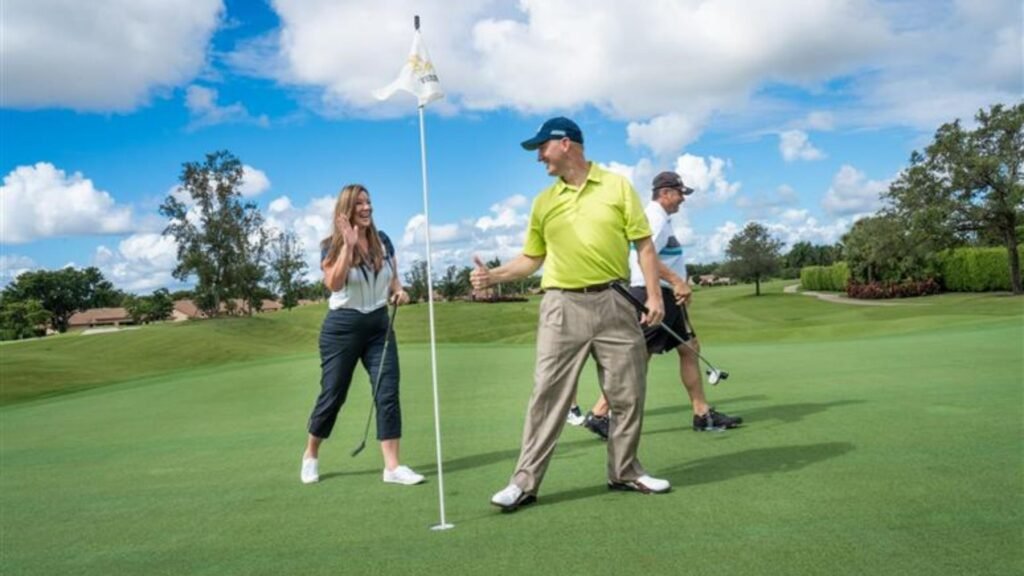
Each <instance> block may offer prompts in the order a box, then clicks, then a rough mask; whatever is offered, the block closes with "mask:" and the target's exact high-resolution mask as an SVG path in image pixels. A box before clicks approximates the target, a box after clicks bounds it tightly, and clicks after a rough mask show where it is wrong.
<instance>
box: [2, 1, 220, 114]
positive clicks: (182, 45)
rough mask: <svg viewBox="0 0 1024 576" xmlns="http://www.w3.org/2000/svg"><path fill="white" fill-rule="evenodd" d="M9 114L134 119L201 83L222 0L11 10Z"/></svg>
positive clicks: (39, 5)
mask: <svg viewBox="0 0 1024 576" xmlns="http://www.w3.org/2000/svg"><path fill="white" fill-rule="evenodd" d="M3 10H4V15H3V33H4V45H3V61H4V106H11V107H15V108H44V107H61V108H72V109H75V110H87V111H130V110H132V109H134V108H136V107H138V106H140V105H142V104H145V103H146V102H147V101H148V100H149V99H150V98H151V96H152V95H153V94H155V93H161V92H166V91H167V90H168V89H170V88H174V87H176V86H180V85H181V84H183V83H185V82H187V81H188V80H189V79H191V78H192V77H194V76H195V75H196V74H198V73H199V71H200V70H201V69H202V67H203V66H204V64H205V62H206V50H207V43H208V42H209V40H210V37H211V36H212V34H213V32H214V30H215V29H216V27H217V25H218V23H219V21H220V15H221V13H222V11H223V5H222V2H221V0H193V1H190V2H163V1H159V0H138V1H134V2H124V1H118V0H93V1H90V2H76V1H72V0H32V1H25V2H5V3H4V8H3Z"/></svg>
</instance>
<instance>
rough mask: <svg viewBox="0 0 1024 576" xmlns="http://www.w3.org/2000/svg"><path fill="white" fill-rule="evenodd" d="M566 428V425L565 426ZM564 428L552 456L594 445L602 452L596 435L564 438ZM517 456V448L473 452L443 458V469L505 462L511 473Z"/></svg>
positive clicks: (428, 470) (433, 469)
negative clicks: (576, 438) (466, 454)
mask: <svg viewBox="0 0 1024 576" xmlns="http://www.w3.org/2000/svg"><path fill="white" fill-rule="evenodd" d="M566 428H568V427H566ZM565 434H566V430H563V431H562V437H561V438H559V440H558V445H557V447H556V448H555V454H554V455H553V458H559V459H564V458H565V457H566V455H567V454H571V453H573V452H576V451H578V450H581V449H585V448H594V447H595V446H597V447H600V448H601V452H602V453H603V452H604V450H605V448H604V442H601V441H600V440H599V439H598V438H597V437H596V436H588V437H585V438H583V439H581V440H572V441H566V440H565ZM518 458H519V449H518V448H516V449H515V450H498V451H495V452H484V453H482V454H473V455H470V456H462V457H459V458H452V459H450V460H449V459H445V461H444V471H445V473H448V472H458V471H460V470H469V469H472V468H480V467H482V466H490V465H492V464H507V465H508V473H509V474H511V473H512V472H513V469H514V468H515V465H516V460H518ZM423 470H425V471H426V473H429V474H436V473H437V465H436V464H435V465H434V466H430V467H426V466H424V467H423Z"/></svg>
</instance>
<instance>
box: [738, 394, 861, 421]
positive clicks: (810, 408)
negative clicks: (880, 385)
mask: <svg viewBox="0 0 1024 576" xmlns="http://www.w3.org/2000/svg"><path fill="white" fill-rule="evenodd" d="M863 403H864V401H863V400H836V401H835V402H801V403H799V404H778V405H775V406H763V407H761V408H754V409H753V410H745V411H743V413H742V414H737V416H743V425H744V426H746V425H747V424H750V423H754V422H763V421H765V420H781V421H783V422H786V423H792V422H797V421H800V420H803V419H804V418H806V417H807V416H811V415H813V414H817V413H819V412H824V411H825V410H828V409H830V408H836V407H839V406H846V405H849V404H863ZM730 415H731V414H730Z"/></svg>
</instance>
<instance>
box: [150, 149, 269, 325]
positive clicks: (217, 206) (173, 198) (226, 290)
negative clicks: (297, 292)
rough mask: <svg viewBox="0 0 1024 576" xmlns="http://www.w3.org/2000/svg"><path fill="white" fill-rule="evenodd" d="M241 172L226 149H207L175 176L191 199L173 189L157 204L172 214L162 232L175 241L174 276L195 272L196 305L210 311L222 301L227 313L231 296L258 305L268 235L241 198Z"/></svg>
mask: <svg viewBox="0 0 1024 576" xmlns="http://www.w3.org/2000/svg"><path fill="white" fill-rule="evenodd" d="M242 174H243V172H242V163H241V161H239V160H238V158H236V157H235V156H234V155H232V154H231V153H230V152H227V151H219V152H214V153H212V154H207V155H206V160H205V161H204V162H187V163H185V164H184V167H183V169H182V172H181V175H180V177H179V180H180V183H181V186H180V190H181V193H182V194H187V195H188V197H189V199H190V200H191V203H186V202H183V201H182V200H180V199H179V198H178V195H177V194H173V193H172V194H170V195H168V196H167V198H165V199H164V202H163V204H162V205H161V206H160V213H161V214H163V215H164V216H166V217H167V218H169V219H170V223H169V224H168V225H167V227H166V228H165V229H164V234H165V235H170V236H173V237H174V239H175V240H176V241H177V244H178V264H177V266H176V267H175V269H174V277H175V278H178V279H179V280H185V279H187V278H189V277H190V276H195V277H196V279H197V282H196V287H195V295H196V298H195V300H196V305H197V306H199V307H200V308H202V309H203V310H204V311H206V313H207V314H208V315H217V314H219V313H220V308H221V303H225V304H227V307H228V309H229V312H230V310H231V308H232V304H231V299H232V298H242V299H244V300H246V301H248V302H249V303H250V304H253V303H254V302H255V303H256V304H259V302H258V301H257V295H258V294H259V293H260V292H259V283H260V282H262V281H263V278H264V275H265V267H264V264H263V256H264V250H265V248H266V242H267V235H266V233H265V231H264V230H263V216H262V215H261V214H260V212H259V210H258V209H257V207H256V204H255V203H253V202H245V201H243V199H242V194H241V192H240V191H239V188H240V186H241V184H242ZM251 308H252V306H250V311H251Z"/></svg>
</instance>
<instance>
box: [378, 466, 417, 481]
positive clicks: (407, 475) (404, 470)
mask: <svg viewBox="0 0 1024 576" xmlns="http://www.w3.org/2000/svg"><path fill="white" fill-rule="evenodd" d="M423 480H424V478H423V475H422V474H417V473H415V472H413V471H412V468H409V467H408V466H398V467H396V468H395V469H394V470H388V469H387V468H385V469H384V481H385V482H387V483H389V484H403V485H405V486H412V485H413V484H419V483H420V482H423Z"/></svg>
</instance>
